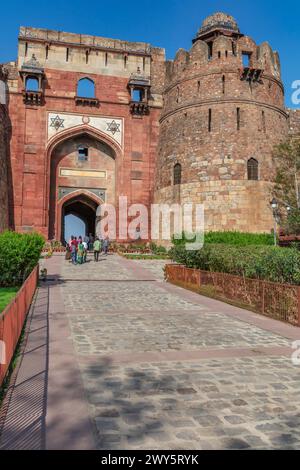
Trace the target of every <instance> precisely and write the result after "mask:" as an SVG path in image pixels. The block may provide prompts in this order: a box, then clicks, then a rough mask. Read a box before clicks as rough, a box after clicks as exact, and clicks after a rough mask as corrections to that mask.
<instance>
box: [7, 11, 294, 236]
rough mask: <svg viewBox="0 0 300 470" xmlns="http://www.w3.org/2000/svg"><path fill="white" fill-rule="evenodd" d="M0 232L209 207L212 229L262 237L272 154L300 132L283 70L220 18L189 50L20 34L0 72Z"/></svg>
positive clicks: (273, 56) (268, 52)
mask: <svg viewBox="0 0 300 470" xmlns="http://www.w3.org/2000/svg"><path fill="white" fill-rule="evenodd" d="M0 103H1V104H0V119H1V121H0V152H1V153H0V177H1V188H0V230H2V229H3V228H5V227H8V226H9V227H11V228H14V229H16V230H18V231H31V230H38V231H40V232H41V233H43V234H44V236H45V237H46V238H48V239H57V240H63V236H64V220H65V216H66V215H68V214H75V215H77V216H79V217H81V218H82V219H83V220H84V221H85V223H86V229H87V232H93V231H94V226H95V213H96V210H97V207H98V206H99V205H100V204H102V203H103V202H108V203H112V204H115V205H116V206H117V204H118V200H119V196H127V197H128V203H129V204H132V203H142V204H145V205H146V206H150V204H151V203H152V202H156V203H173V202H181V203H184V202H191V201H193V202H197V203H204V205H205V215H206V229H208V230H223V229H235V230H242V231H250V232H269V231H270V230H271V229H272V227H273V220H272V212H271V209H270V207H269V201H270V189H271V187H272V181H273V179H274V173H275V171H274V165H273V162H272V148H273V146H274V145H275V144H276V143H278V142H279V141H281V140H282V139H285V138H286V137H287V136H288V134H289V132H290V131H291V130H292V131H293V132H295V131H297V130H298V129H300V125H299V114H298V112H294V111H291V112H290V113H289V111H288V110H287V109H286V108H285V106H284V88H283V84H282V82H281V75H280V62H279V57H278V54H277V53H276V52H274V51H273V50H272V49H271V47H270V46H269V44H268V43H267V42H266V43H263V44H262V45H260V46H258V45H256V44H255V42H254V41H253V40H252V39H251V38H250V37H248V36H245V35H244V34H242V33H241V32H240V30H239V28H238V25H237V23H236V21H235V20H234V19H233V18H232V17H231V16H228V15H226V14H223V13H216V14H214V15H212V16H210V17H208V18H207V19H206V20H205V21H204V22H203V24H202V26H201V28H200V29H199V31H198V34H197V35H196V37H195V39H194V41H193V45H192V47H191V49H190V51H185V50H183V49H180V50H179V51H178V52H177V54H176V57H175V59H174V61H166V60H165V53H164V49H161V48H157V47H153V46H151V45H149V44H145V43H129V42H125V41H120V40H113V39H106V38H102V37H94V36H86V35H78V34H70V33H64V32H58V31H50V30H44V29H34V28H25V27H21V29H20V34H19V53H18V60H17V62H10V63H8V64H3V65H2V66H1V67H0Z"/></svg>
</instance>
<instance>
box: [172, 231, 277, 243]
mask: <svg viewBox="0 0 300 470" xmlns="http://www.w3.org/2000/svg"><path fill="white" fill-rule="evenodd" d="M172 241H173V244H174V245H175V246H178V245H183V244H185V243H186V242H188V241H189V242H190V240H189V239H188V237H187V236H186V235H185V234H184V233H183V234H182V238H181V239H179V240H176V239H175V238H174V237H173V240H172ZM192 241H193V240H192ZM204 243H224V244H226V245H237V246H247V245H274V236H273V235H272V234H268V233H244V232H233V231H232V232H230V231H228V232H206V233H205V234H204Z"/></svg>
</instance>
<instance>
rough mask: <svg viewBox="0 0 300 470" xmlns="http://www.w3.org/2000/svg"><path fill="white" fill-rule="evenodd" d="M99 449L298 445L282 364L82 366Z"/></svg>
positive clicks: (291, 385) (295, 396) (298, 413)
mask: <svg viewBox="0 0 300 470" xmlns="http://www.w3.org/2000/svg"><path fill="white" fill-rule="evenodd" d="M81 369H82V374H83V377H84V382H85V384H86V388H87V393H88V399H89V402H90V408H91V413H92V415H93V417H94V420H95V423H96V426H97V429H98V439H99V441H98V442H99V444H98V445H99V447H100V448H101V449H116V448H118V449H119V448H126V449H136V448H141V449H147V448H150V449H224V448H226V449H244V448H245V449H246V448H254V447H255V448H257V449H263V448H294V449H299V447H300V399H299V388H300V387H299V383H300V382H299V378H300V371H299V369H298V368H296V367H294V366H292V364H291V361H290V360H289V358H282V357H273V358H263V359H258V358H255V359H253V358H242V359H240V358H231V359H227V360H215V359H214V360H204V361H203V360H202V361H200V362H193V363H190V362H184V361H180V362H175V361H174V362H172V363H165V362H160V363H142V364H134V365H133V364H129V365H127V366H126V365H124V364H123V365H122V366H116V365H113V364H110V363H109V361H105V360H103V361H99V363H98V364H97V365H93V366H86V365H82V364H81Z"/></svg>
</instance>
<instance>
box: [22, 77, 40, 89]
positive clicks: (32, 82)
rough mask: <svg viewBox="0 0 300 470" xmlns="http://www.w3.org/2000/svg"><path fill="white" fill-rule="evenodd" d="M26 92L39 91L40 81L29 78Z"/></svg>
mask: <svg viewBox="0 0 300 470" xmlns="http://www.w3.org/2000/svg"><path fill="white" fill-rule="evenodd" d="M25 88H26V91H39V81H38V79H37V78H33V77H28V78H27V79H26V86H25Z"/></svg>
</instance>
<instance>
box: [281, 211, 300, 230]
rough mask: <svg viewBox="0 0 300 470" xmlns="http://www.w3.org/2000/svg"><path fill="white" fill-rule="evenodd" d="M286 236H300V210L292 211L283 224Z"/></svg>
mask: <svg viewBox="0 0 300 470" xmlns="http://www.w3.org/2000/svg"><path fill="white" fill-rule="evenodd" d="M282 228H283V230H284V233H285V235H299V234H300V210H299V209H292V210H291V212H290V213H289V214H288V216H287V218H286V220H285V221H284V222H283V224H282Z"/></svg>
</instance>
